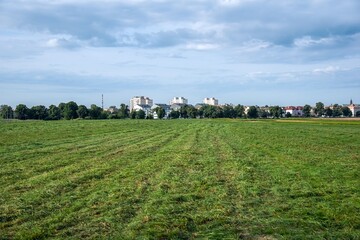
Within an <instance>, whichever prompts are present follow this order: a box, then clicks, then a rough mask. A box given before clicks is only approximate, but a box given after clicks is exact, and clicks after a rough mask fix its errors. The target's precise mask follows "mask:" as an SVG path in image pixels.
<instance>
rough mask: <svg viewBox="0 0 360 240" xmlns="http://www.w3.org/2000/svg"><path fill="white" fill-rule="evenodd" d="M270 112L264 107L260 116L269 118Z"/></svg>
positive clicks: (260, 110) (260, 111)
mask: <svg viewBox="0 0 360 240" xmlns="http://www.w3.org/2000/svg"><path fill="white" fill-rule="evenodd" d="M269 116H270V113H269V112H268V111H266V110H264V109H259V117H260V118H268V117H269Z"/></svg>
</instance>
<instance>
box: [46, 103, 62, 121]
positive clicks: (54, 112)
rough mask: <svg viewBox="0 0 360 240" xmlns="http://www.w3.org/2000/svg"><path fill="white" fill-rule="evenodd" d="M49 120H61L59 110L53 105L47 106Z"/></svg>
mask: <svg viewBox="0 0 360 240" xmlns="http://www.w3.org/2000/svg"><path fill="white" fill-rule="evenodd" d="M48 119H49V120H59V119H61V110H60V108H58V107H57V106H55V105H50V106H49V116H48Z"/></svg>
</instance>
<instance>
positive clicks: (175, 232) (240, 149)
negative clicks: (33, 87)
mask: <svg viewBox="0 0 360 240" xmlns="http://www.w3.org/2000/svg"><path fill="white" fill-rule="evenodd" d="M0 131H1V132H0V133H1V134H0V187H1V188H0V239H42V238H51V239H64V238H74V239H80V238H81V239H94V238H96V239H98V238H106V239H109V238H110V239H113V238H115V239H360V121H357V122H356V121H326V120H321V121H318V120H316V121H313V120H311V121H291V120H290V121H288V120H287V121H281V120H280V121H273V120H266V121H260V120H258V121H245V120H169V121H150V120H143V121H135V120H133V121H130V120H129V121H126V120H125V121H121V120H111V121H110V120H105V121H56V122H40V121H39V122H38V121H24V122H19V121H13V122H5V121H2V122H0Z"/></svg>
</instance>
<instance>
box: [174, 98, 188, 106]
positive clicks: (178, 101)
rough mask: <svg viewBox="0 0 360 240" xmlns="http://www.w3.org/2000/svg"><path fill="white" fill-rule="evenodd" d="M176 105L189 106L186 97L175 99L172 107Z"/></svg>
mask: <svg viewBox="0 0 360 240" xmlns="http://www.w3.org/2000/svg"><path fill="white" fill-rule="evenodd" d="M175 103H181V104H188V100H187V99H186V98H184V97H174V98H173V99H172V100H171V101H170V105H172V104H175Z"/></svg>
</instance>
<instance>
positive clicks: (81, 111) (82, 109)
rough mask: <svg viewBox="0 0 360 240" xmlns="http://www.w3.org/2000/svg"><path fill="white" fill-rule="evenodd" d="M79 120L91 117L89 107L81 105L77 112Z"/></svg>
mask: <svg viewBox="0 0 360 240" xmlns="http://www.w3.org/2000/svg"><path fill="white" fill-rule="evenodd" d="M76 112H77V114H78V116H79V118H86V117H87V116H89V110H88V109H87V107H86V106H85V105H80V106H79V107H78V109H77V110H76Z"/></svg>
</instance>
